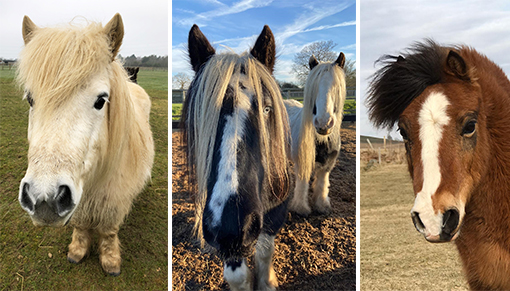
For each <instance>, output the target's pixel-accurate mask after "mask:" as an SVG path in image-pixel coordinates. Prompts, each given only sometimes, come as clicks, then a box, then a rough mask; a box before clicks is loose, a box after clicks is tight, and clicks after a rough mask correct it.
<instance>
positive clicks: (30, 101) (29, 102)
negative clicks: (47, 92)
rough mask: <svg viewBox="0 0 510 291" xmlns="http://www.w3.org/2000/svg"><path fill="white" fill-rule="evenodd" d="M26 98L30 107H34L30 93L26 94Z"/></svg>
mask: <svg viewBox="0 0 510 291" xmlns="http://www.w3.org/2000/svg"><path fill="white" fill-rule="evenodd" d="M26 98H27V101H28V104H30V107H32V106H34V99H32V93H30V92H27V96H26Z"/></svg>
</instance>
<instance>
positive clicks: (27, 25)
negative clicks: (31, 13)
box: [21, 15, 39, 45]
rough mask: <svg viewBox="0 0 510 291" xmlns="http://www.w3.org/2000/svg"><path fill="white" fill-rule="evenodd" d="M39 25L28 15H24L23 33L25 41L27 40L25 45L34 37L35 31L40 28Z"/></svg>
mask: <svg viewBox="0 0 510 291" xmlns="http://www.w3.org/2000/svg"><path fill="white" fill-rule="evenodd" d="M38 28H39V27H37V25H35V23H34V22H33V21H32V20H31V19H30V18H29V17H28V16H26V15H25V16H24V17H23V25H22V28H21V33H22V35H23V41H24V42H25V45H26V44H27V43H28V42H29V41H30V40H31V39H32V36H33V35H34V32H35V31H36V30H37V29H38Z"/></svg>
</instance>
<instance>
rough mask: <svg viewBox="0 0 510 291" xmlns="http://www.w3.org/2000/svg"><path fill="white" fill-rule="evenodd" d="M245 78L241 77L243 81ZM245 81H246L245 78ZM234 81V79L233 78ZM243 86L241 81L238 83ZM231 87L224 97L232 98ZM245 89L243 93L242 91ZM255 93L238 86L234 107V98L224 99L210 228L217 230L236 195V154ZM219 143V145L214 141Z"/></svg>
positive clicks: (211, 203)
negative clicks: (222, 124)
mask: <svg viewBox="0 0 510 291" xmlns="http://www.w3.org/2000/svg"><path fill="white" fill-rule="evenodd" d="M242 76H244V75H241V77H240V79H242V78H243V77H242ZM245 78H246V77H245ZM233 79H234V78H233ZM240 83H241V84H242V83H243V82H242V80H241V82H240ZM233 86H236V84H230V85H229V87H230V88H229V89H227V93H226V94H227V95H228V94H233V89H232V88H233ZM241 88H244V89H241ZM253 95H254V92H253V90H250V89H248V88H246V87H244V85H242V86H239V90H238V96H236V102H235V104H234V102H233V98H234V96H226V99H225V101H224V103H228V104H227V106H225V104H224V107H223V108H224V110H226V111H225V113H226V114H225V115H224V117H223V118H224V126H223V132H222V135H221V141H220V142H221V144H220V147H219V152H220V160H219V163H218V167H217V177H216V182H215V184H214V187H213V189H212V192H211V195H210V202H209V205H208V208H209V210H210V211H211V212H212V217H211V218H212V219H211V221H210V223H211V226H212V227H218V226H219V224H220V221H221V216H222V213H223V209H224V207H225V204H226V202H227V201H228V200H229V198H230V197H231V196H233V195H236V193H238V187H239V177H238V171H237V159H236V157H237V154H238V150H239V143H240V142H241V141H242V138H243V135H244V130H245V122H246V121H247V119H248V114H249V111H250V110H251V102H252V98H253ZM216 142H218V141H216Z"/></svg>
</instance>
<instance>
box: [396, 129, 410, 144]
mask: <svg viewBox="0 0 510 291" xmlns="http://www.w3.org/2000/svg"><path fill="white" fill-rule="evenodd" d="M398 131H399V132H400V135H401V136H402V139H404V141H408V140H409V137H408V136H407V132H406V130H405V129H403V128H402V127H399V128H398Z"/></svg>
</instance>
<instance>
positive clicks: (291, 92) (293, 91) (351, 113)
mask: <svg viewBox="0 0 510 291" xmlns="http://www.w3.org/2000/svg"><path fill="white" fill-rule="evenodd" d="M186 91H187V90H183V89H172V104H180V103H183V102H184V99H185V98H186ZM282 97H283V98H284V99H295V100H298V101H303V89H300V88H285V89H282ZM347 100H356V88H347ZM174 117H176V116H174ZM343 120H344V121H351V122H354V121H356V109H352V110H348V111H346V112H344V119H343ZM172 128H174V129H176V128H179V122H178V121H172Z"/></svg>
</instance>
